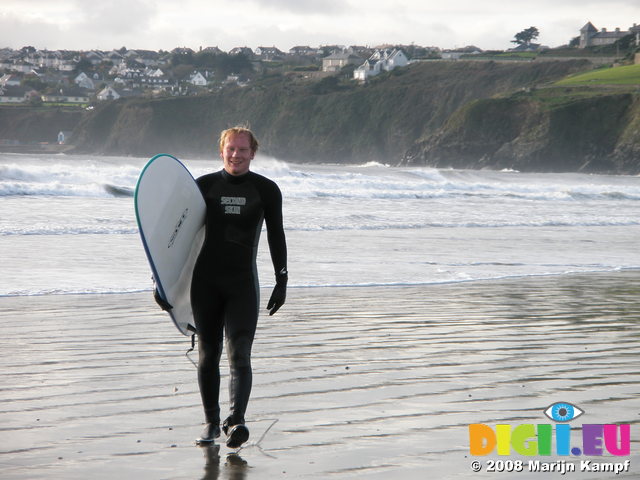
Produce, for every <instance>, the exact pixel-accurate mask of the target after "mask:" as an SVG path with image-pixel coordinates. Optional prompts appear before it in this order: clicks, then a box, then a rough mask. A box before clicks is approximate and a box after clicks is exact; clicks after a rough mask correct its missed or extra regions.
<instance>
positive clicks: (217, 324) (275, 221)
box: [191, 170, 287, 425]
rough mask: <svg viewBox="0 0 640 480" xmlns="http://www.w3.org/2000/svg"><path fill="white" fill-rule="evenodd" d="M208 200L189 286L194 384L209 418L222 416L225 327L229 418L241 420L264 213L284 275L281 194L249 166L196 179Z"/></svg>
mask: <svg viewBox="0 0 640 480" xmlns="http://www.w3.org/2000/svg"><path fill="white" fill-rule="evenodd" d="M197 183H198V186H199V187H200V190H201V192H202V195H203V196H204V199H205V202H206V205H207V216H206V237H205V241H204V245H203V247H202V251H201V253H200V256H199V257H198V261H197V263H196V266H195V269H194V273H193V281H192V286H191V303H192V307H193V316H194V320H195V324H196V329H197V331H198V348H199V364H198V383H199V386H200V394H201V396H202V404H203V406H204V410H205V417H206V420H207V423H216V424H217V422H219V421H220V407H219V404H218V396H219V391H220V369H219V362H220V357H221V354H222V345H223V331H224V332H226V333H225V336H226V343H227V356H228V358H229V366H230V380H229V397H230V410H231V415H230V419H229V420H230V423H231V424H232V425H235V424H238V423H244V415H245V411H246V409H247V403H248V401H249V395H250V393H251V382H252V373H251V346H252V343H253V338H254V334H255V331H256V325H257V322H258V309H259V289H258V275H257V268H256V255H257V250H258V240H259V238H260V232H261V230H262V223H263V219H264V220H265V222H266V225H267V235H268V241H269V250H270V253H271V259H272V262H273V266H274V269H275V271H276V273H278V272H283V273H284V274H286V268H287V247H286V241H285V235H284V229H283V226H282V195H281V193H280V189H279V188H278V186H277V185H276V184H275V183H274V182H273V181H271V180H269V179H268V178H266V177H263V176H261V175H258V174H256V173H253V172H248V173H246V174H244V175H240V176H233V175H230V174H228V173H227V172H226V171H224V170H221V171H219V172H216V173H212V174H209V175H204V176H202V177H200V178H198V180H197Z"/></svg>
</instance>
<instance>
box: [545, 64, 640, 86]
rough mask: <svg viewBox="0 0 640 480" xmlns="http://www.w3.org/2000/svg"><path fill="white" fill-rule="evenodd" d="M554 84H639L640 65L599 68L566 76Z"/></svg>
mask: <svg viewBox="0 0 640 480" xmlns="http://www.w3.org/2000/svg"><path fill="white" fill-rule="evenodd" d="M556 85H562V86H582V85H640V65H625V66H622V67H612V68H600V69H598V70H593V71H591V72H587V73H580V74H578V75H573V76H570V77H567V78H565V79H563V80H560V81H559V82H556Z"/></svg>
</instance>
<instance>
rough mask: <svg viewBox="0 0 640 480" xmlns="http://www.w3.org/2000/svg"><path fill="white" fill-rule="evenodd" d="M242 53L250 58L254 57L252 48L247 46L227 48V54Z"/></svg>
mask: <svg viewBox="0 0 640 480" xmlns="http://www.w3.org/2000/svg"><path fill="white" fill-rule="evenodd" d="M240 54H242V55H244V56H245V57H247V58H249V59H252V58H253V57H254V53H253V50H251V49H250V48H249V47H235V48H232V49H231V50H229V55H240Z"/></svg>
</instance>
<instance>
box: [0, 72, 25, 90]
mask: <svg viewBox="0 0 640 480" xmlns="http://www.w3.org/2000/svg"><path fill="white" fill-rule="evenodd" d="M21 82H22V77H20V76H19V75H16V74H15V73H6V74H4V75H3V76H2V77H0V85H2V86H3V87H19V86H20V83H21Z"/></svg>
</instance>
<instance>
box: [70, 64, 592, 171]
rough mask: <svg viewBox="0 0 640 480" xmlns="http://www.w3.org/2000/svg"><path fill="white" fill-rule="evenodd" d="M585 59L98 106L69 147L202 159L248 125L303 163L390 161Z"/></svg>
mask: <svg viewBox="0 0 640 480" xmlns="http://www.w3.org/2000/svg"><path fill="white" fill-rule="evenodd" d="M584 68H585V63H584V62H579V61H578V62H576V61H571V62H545V63H541V64H532V63H518V64H500V63H495V62H451V63H449V62H433V63H420V64H415V65H412V66H411V67H409V68H405V69H397V70H394V71H393V72H391V73H389V74H386V75H381V76H379V77H375V78H374V80H373V81H371V82H370V83H368V84H367V85H364V86H356V87H354V86H351V87H345V86H342V85H341V84H339V83H337V82H335V81H332V80H333V79H331V78H328V79H324V80H321V81H320V82H295V81H291V80H289V79H287V78H286V77H281V76H276V77H272V78H270V79H267V80H265V81H263V83H261V84H260V85H255V86H253V87H251V88H244V89H241V88H236V89H225V90H223V91H221V92H218V93H214V94H210V95H205V96H198V97H182V98H167V99H155V100H144V99H130V100H120V101H117V102H113V103H109V104H105V105H101V106H100V107H98V108H96V110H95V111H94V112H93V114H92V115H90V116H87V117H86V118H84V120H83V121H82V122H81V124H80V125H79V126H78V128H77V129H76V135H75V137H74V143H75V144H76V145H77V147H78V151H90V152H100V153H109V154H131V155H140V156H149V155H152V154H154V153H157V152H172V153H175V154H178V155H183V156H184V155H189V156H210V155H212V154H214V152H215V137H216V135H217V134H218V133H219V132H220V130H222V129H223V128H226V127H228V126H231V125H234V124H237V123H249V124H250V125H251V127H252V128H253V129H254V130H255V131H256V133H257V135H258V138H259V139H260V140H261V148H262V150H263V151H264V152H266V153H268V154H270V155H273V156H275V157H278V158H282V159H283V160H295V161H303V162H305V161H307V162H338V163H341V162H363V161H369V160H376V161H381V162H386V163H397V162H399V161H400V160H401V159H402V158H403V157H404V155H405V153H406V151H407V150H409V149H410V148H411V147H413V146H414V145H415V143H416V141H417V140H419V139H422V138H424V137H425V136H428V135H429V134H431V133H434V132H436V131H437V130H438V129H439V128H440V127H441V126H442V125H443V124H444V123H445V122H446V121H447V120H448V119H449V117H450V116H451V115H452V114H453V113H454V112H456V111H457V110H458V109H459V108H460V107H462V106H464V105H466V104H468V103H469V102H472V101H474V100H478V99H483V98H491V97H493V96H496V95H499V94H502V93H504V92H511V91H514V90H518V89H522V88H527V87H531V86H533V85H537V84H540V83H545V82H550V81H553V80H556V79H560V78H563V77H564V76H566V75H567V74H569V73H572V72H576V71H579V70H581V69H584Z"/></svg>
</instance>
